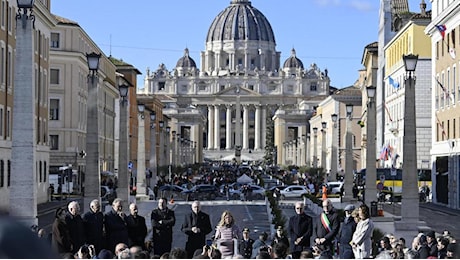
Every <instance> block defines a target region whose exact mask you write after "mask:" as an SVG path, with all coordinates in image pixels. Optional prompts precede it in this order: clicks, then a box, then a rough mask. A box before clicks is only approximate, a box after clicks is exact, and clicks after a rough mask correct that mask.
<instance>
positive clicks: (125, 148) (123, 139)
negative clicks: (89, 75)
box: [117, 82, 130, 202]
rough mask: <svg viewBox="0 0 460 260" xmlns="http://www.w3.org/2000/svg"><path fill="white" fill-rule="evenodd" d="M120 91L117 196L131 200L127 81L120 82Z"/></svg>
mask: <svg viewBox="0 0 460 260" xmlns="http://www.w3.org/2000/svg"><path fill="white" fill-rule="evenodd" d="M118 90H119V92H120V136H119V141H118V143H119V146H118V147H119V148H118V150H119V151H118V185H117V186H118V187H117V197H119V198H121V199H122V200H124V201H126V202H128V201H129V178H130V176H129V175H128V161H129V145H128V129H129V124H128V109H129V106H127V104H128V92H129V85H127V83H126V82H120V84H119V85H118Z"/></svg>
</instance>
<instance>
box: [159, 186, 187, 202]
mask: <svg viewBox="0 0 460 260" xmlns="http://www.w3.org/2000/svg"><path fill="white" fill-rule="evenodd" d="M184 191H187V189H186V188H184V187H181V186H178V185H174V184H165V185H163V186H160V187H159V188H158V197H159V198H161V197H164V198H166V199H168V200H169V199H171V197H172V198H173V199H185V195H184Z"/></svg>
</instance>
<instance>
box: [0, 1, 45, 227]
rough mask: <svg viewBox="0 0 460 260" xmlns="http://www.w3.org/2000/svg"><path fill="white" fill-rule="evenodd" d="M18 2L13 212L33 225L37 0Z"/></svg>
mask: <svg viewBox="0 0 460 260" xmlns="http://www.w3.org/2000/svg"><path fill="white" fill-rule="evenodd" d="M17 4H18V13H17V15H16V20H17V22H18V23H19V20H21V21H22V28H19V27H18V28H17V31H16V50H15V57H16V60H15V63H14V65H15V67H14V95H13V126H12V130H13V131H12V133H13V136H12V138H13V139H12V146H11V188H10V189H9V192H10V193H9V196H10V201H9V212H10V215H11V216H14V217H15V219H18V220H19V221H21V222H24V224H27V225H28V226H31V225H33V224H38V219H37V175H36V166H35V163H36V158H35V153H36V136H35V135H36V132H35V126H36V123H35V105H34V104H35V80H34V48H33V42H34V41H33V28H32V27H33V22H34V20H35V16H34V15H33V14H32V8H33V5H34V1H33V0H29V1H20V0H18V1H17ZM2 15H3V14H2ZM2 19H3V18H2ZM1 62H3V61H1ZM0 73H4V72H3V71H2V72H0Z"/></svg>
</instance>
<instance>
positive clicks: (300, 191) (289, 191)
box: [280, 185, 310, 199]
mask: <svg viewBox="0 0 460 260" xmlns="http://www.w3.org/2000/svg"><path fill="white" fill-rule="evenodd" d="M280 193H281V199H285V198H300V197H302V196H303V195H304V194H309V193H310V191H309V190H308V189H307V187H305V186H302V185H289V186H287V187H286V188H284V189H282V190H281V191H280Z"/></svg>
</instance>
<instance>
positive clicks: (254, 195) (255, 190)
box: [230, 184, 265, 200]
mask: <svg viewBox="0 0 460 260" xmlns="http://www.w3.org/2000/svg"><path fill="white" fill-rule="evenodd" d="M247 187H248V188H249V189H251V193H250V196H249V198H246V199H249V200H253V199H254V200H258V199H263V198H264V197H265V189H264V188H262V187H260V186H258V185H254V184H248V185H247ZM243 189H244V186H241V187H240V188H239V189H237V190H230V197H231V198H232V199H241V200H243V199H244V198H245V197H244V193H243Z"/></svg>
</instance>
